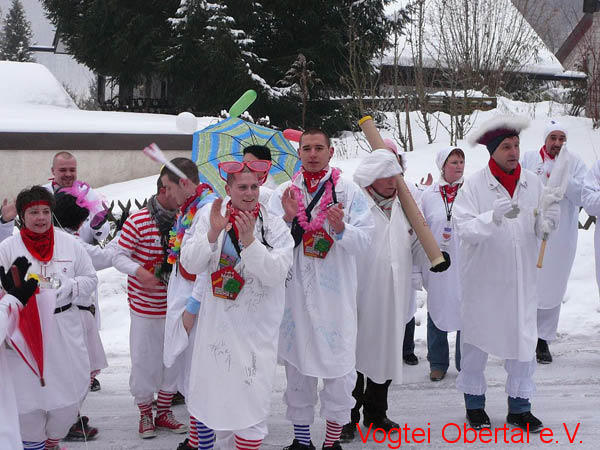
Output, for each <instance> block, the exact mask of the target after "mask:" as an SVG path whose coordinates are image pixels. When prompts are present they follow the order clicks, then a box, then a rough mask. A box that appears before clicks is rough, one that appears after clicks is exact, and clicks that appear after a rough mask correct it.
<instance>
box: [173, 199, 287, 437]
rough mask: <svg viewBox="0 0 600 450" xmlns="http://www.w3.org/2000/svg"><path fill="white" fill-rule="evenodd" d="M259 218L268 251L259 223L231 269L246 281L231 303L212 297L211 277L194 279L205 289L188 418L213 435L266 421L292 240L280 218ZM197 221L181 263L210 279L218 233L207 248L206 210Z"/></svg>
mask: <svg viewBox="0 0 600 450" xmlns="http://www.w3.org/2000/svg"><path fill="white" fill-rule="evenodd" d="M226 200H227V199H226ZM226 200H225V201H224V202H223V209H222V212H223V214H224V213H225V205H226ZM261 211H262V215H263V218H264V224H263V227H264V231H265V240H266V242H267V243H268V244H269V245H271V246H272V249H270V250H269V249H267V247H266V246H265V245H263V243H262V234H261V220H260V219H259V220H257V223H256V227H255V229H254V236H255V240H254V242H253V243H252V244H250V245H249V246H248V247H246V248H244V249H242V251H241V255H240V260H239V261H238V263H237V264H236V266H235V270H236V271H237V272H238V273H239V274H240V275H241V276H242V277H243V278H244V280H245V284H244V286H243V288H242V290H241V291H240V293H239V295H238V297H237V298H236V299H235V300H234V301H231V300H226V299H222V298H218V297H214V296H213V293H212V289H211V287H210V276H209V278H208V279H207V278H204V279H203V278H197V280H196V284H197V283H198V282H199V281H202V280H204V283H206V284H207V286H206V289H205V291H204V292H205V295H204V298H203V299H202V302H201V306H200V311H199V312H198V317H197V329H196V338H195V343H194V353H193V357H192V366H191V373H190V384H189V392H188V396H187V397H186V402H187V405H188V408H189V411H190V414H192V415H193V416H194V417H196V418H197V419H198V420H199V421H201V422H203V423H204V424H205V425H206V426H208V427H209V428H212V429H214V430H241V429H245V428H248V427H251V426H253V425H256V424H258V423H260V422H262V421H263V420H266V419H267V418H268V416H269V411H270V406H271V392H272V389H273V382H274V379H275V368H276V365H277V339H278V336H279V325H280V324H281V319H282V316H283V308H284V290H285V287H284V283H285V278H286V276H287V274H288V271H289V269H290V267H291V265H292V255H293V247H294V241H293V239H292V237H291V235H290V232H289V229H288V228H287V226H286V225H285V223H284V222H283V220H282V219H281V218H279V217H274V216H270V215H268V214H267V213H266V210H265V209H264V208H261ZM200 214H201V217H200V221H199V222H198V224H197V226H196V230H195V232H194V234H193V235H192V236H191V237H190V239H189V240H188V241H187V242H186V244H185V246H182V251H181V256H180V258H181V262H182V264H183V265H184V267H186V268H187V270H188V271H190V272H191V273H203V272H206V273H207V274H210V273H211V272H214V271H216V270H217V269H218V265H219V257H220V255H221V250H222V247H223V241H224V237H225V232H221V234H220V236H219V238H218V240H217V242H216V243H214V244H210V243H209V242H208V239H207V232H208V230H209V229H210V208H204V209H203V210H202V211H201V213H200Z"/></svg>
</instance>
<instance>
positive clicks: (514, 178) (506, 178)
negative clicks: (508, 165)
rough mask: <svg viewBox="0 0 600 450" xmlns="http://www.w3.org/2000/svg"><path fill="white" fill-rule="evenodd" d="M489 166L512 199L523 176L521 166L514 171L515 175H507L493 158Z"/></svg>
mask: <svg viewBox="0 0 600 450" xmlns="http://www.w3.org/2000/svg"><path fill="white" fill-rule="evenodd" d="M488 166H489V167H490V170H491V171H492V175H494V176H495V177H496V179H497V180H498V181H499V182H500V184H501V185H502V186H504V187H505V188H506V190H507V191H508V193H509V195H510V196H511V198H512V196H513V194H514V193H515V189H516V188H517V183H518V182H519V178H520V176H521V164H518V165H517V168H516V169H515V170H514V171H513V173H506V172H505V171H504V170H502V169H501V168H500V166H499V165H498V164H496V161H494V160H493V159H492V158H490V162H489V163H488Z"/></svg>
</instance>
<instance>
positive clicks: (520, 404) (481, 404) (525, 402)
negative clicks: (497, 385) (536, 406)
mask: <svg viewBox="0 0 600 450" xmlns="http://www.w3.org/2000/svg"><path fill="white" fill-rule="evenodd" d="M464 396H465V406H466V408H467V409H484V408H485V394H483V395H472V394H464ZM527 411H531V402H530V401H529V399H527V398H521V397H508V412H509V413H512V414H520V413H524V412H527Z"/></svg>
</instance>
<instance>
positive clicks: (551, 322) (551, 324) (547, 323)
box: [537, 305, 561, 341]
mask: <svg viewBox="0 0 600 450" xmlns="http://www.w3.org/2000/svg"><path fill="white" fill-rule="evenodd" d="M560 307H561V305H558V306H556V307H554V308H550V309H538V310H537V329H538V338H540V339H544V340H545V341H554V340H556V330H557V329H558V318H559V317H560Z"/></svg>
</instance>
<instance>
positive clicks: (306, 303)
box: [269, 171, 374, 378]
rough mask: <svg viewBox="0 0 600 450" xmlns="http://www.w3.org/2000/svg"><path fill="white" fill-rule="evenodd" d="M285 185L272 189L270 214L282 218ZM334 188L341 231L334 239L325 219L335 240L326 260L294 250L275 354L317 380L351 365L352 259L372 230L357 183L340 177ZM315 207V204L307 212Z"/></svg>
mask: <svg viewBox="0 0 600 450" xmlns="http://www.w3.org/2000/svg"><path fill="white" fill-rule="evenodd" d="M329 174H330V171H329V172H328V173H327V174H326V175H325V177H324V178H323V179H324V180H326V179H327V178H328V177H329ZM290 183H291V182H286V183H283V184H282V185H280V186H279V188H278V189H277V190H276V191H275V192H274V193H273V195H272V197H271V201H270V202H269V212H270V213H271V214H274V215H276V216H278V217H283V215H284V211H283V206H282V205H281V196H282V194H283V191H284V190H285V189H286V188H287V187H288V186H289V185H290ZM294 183H295V185H296V186H297V187H298V188H300V190H301V191H302V192H303V193H304V203H305V205H308V203H309V202H310V199H311V197H310V196H309V195H308V193H307V190H306V187H305V185H304V181H303V177H301V176H299V177H297V178H296V180H295V182H294ZM335 192H336V196H337V201H338V203H341V204H343V207H344V222H345V230H344V233H343V235H342V238H341V239H337V237H336V235H335V232H334V231H333V229H332V228H331V227H330V225H329V223H328V221H327V220H325V222H324V224H323V228H324V229H325V230H326V231H327V232H328V233H329V235H330V236H331V237H332V238H333V239H334V243H333V246H332V247H331V250H330V251H329V253H328V254H327V257H326V258H325V259H321V258H313V257H307V256H305V255H304V251H303V246H302V243H300V244H299V245H298V247H296V248H295V249H294V266H293V267H292V271H291V277H290V278H289V279H288V281H287V283H286V291H285V313H284V316H283V322H282V324H281V332H280V335H279V357H280V358H282V359H283V360H285V361H287V362H288V363H290V364H292V365H293V366H295V367H296V368H297V369H298V370H299V371H300V372H301V373H302V374H303V375H308V376H312V377H317V378H337V377H341V376H344V375H346V374H347V373H348V372H350V371H352V370H354V368H355V366H356V329H357V318H356V292H357V280H356V270H357V269H356V261H357V258H361V257H363V255H364V253H365V252H366V251H367V249H368V248H369V245H370V243H371V235H372V232H373V229H374V223H373V217H372V215H371V211H370V209H369V206H368V204H367V199H366V198H365V195H364V194H363V193H362V190H361V189H360V187H358V185H357V184H355V183H354V182H352V181H350V180H347V179H344V178H343V177H340V178H339V180H338V183H337V186H336V189H335ZM318 211H319V207H318V205H317V206H316V207H315V208H314V209H313V211H312V216H313V217H316V216H317V214H318Z"/></svg>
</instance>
